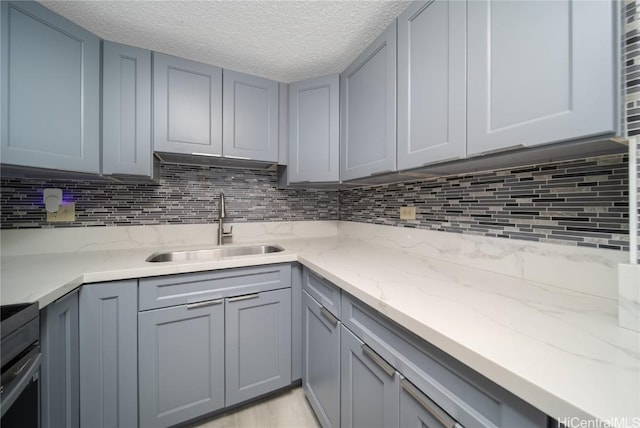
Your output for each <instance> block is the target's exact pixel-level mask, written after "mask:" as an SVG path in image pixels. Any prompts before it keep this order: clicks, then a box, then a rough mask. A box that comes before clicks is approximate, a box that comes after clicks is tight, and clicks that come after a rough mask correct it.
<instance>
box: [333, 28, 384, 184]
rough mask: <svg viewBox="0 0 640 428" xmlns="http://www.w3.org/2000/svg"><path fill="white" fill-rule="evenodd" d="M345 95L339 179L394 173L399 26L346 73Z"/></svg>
mask: <svg viewBox="0 0 640 428" xmlns="http://www.w3.org/2000/svg"><path fill="white" fill-rule="evenodd" d="M340 91H341V96H340V100H341V101H340V102H341V109H340V110H341V115H342V123H341V127H342V128H341V129H342V131H341V132H342V134H341V139H340V178H341V179H342V180H351V179H356V178H362V177H368V176H369V175H373V174H378V173H382V172H388V171H395V170H396V23H395V21H394V22H393V23H392V24H391V25H390V26H389V27H388V28H387V29H386V30H385V31H384V32H383V33H382V34H381V35H380V36H379V37H378V38H377V39H376V40H374V42H373V43H372V44H371V45H369V47H367V48H366V49H365V50H364V52H362V54H360V56H358V58H356V60H355V61H354V62H353V63H352V64H351V65H350V66H349V67H347V69H346V70H345V71H344V72H343V73H342V74H341V82H340Z"/></svg>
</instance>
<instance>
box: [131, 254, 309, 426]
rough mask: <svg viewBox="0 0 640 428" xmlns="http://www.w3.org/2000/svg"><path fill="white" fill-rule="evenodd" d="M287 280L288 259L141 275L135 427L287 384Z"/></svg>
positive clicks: (176, 419) (190, 415) (177, 419)
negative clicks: (137, 418)
mask: <svg viewBox="0 0 640 428" xmlns="http://www.w3.org/2000/svg"><path fill="white" fill-rule="evenodd" d="M291 281H292V275H291V265H290V264H288V263H286V264H284V263H283V264H274V265H265V266H253V267H246V268H237V269H222V270H217V271H211V272H197V273H188V274H182V275H168V276H164V277H158V278H153V277H152V278H143V279H140V285H139V297H140V303H139V311H140V312H139V314H138V331H139V338H140V339H139V342H138V359H139V402H140V426H145V427H146V426H154V427H161V426H171V425H175V424H180V423H183V422H186V421H188V420H191V419H194V418H197V417H200V416H203V415H206V414H209V413H212V412H215V411H217V410H220V409H223V408H224V407H225V406H227V407H228V406H231V405H234V404H238V403H240V402H244V401H247V400H249V399H251V398H254V397H257V396H260V395H263V394H266V393H268V392H271V391H274V390H276V389H279V388H281V387H285V386H287V385H290V384H291V372H292V349H291V343H292V327H291V311H292V307H291V305H292V303H291ZM298 296H299V294H298ZM298 355H299V354H298Z"/></svg>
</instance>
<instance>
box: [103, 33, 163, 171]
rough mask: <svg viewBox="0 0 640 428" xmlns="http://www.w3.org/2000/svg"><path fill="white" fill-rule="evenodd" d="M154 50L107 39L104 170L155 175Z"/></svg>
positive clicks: (104, 93)
mask: <svg viewBox="0 0 640 428" xmlns="http://www.w3.org/2000/svg"><path fill="white" fill-rule="evenodd" d="M152 152H153V150H152V148H151V52H150V51H148V50H146V49H140V48H135V47H132V46H125V45H121V44H118V43H113V42H107V41H105V42H103V48H102V173H103V174H127V175H143V176H149V177H150V176H151V175H152V156H153V153H152Z"/></svg>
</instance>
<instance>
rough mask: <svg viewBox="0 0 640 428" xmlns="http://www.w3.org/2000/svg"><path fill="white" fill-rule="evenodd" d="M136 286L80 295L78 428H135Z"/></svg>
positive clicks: (89, 288)
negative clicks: (79, 426)
mask: <svg viewBox="0 0 640 428" xmlns="http://www.w3.org/2000/svg"><path fill="white" fill-rule="evenodd" d="M137 300H138V282H137V281H136V280H128V281H118V282H107V283H100V284H89V285H84V286H83V287H82V289H81V290H80V425H81V426H83V427H92V428H93V427H95V428H99V427H132V426H137V425H138V397H137V391H138V382H137V380H138V356H137V349H138V335H137V333H138V329H137V310H138V302H137Z"/></svg>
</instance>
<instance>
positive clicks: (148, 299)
mask: <svg viewBox="0 0 640 428" xmlns="http://www.w3.org/2000/svg"><path fill="white" fill-rule="evenodd" d="M289 287H291V265H290V264H288V263H287V264H275V265H266V266H253V267H247V268H235V269H222V270H217V271H208V272H197V273H188V274H179V275H169V276H162V277H156V278H143V279H141V280H140V286H139V288H138V292H139V302H140V306H139V309H140V310H141V311H145V310H149V309H158V308H166V307H168V306H176V305H182V304H187V303H196V302H204V301H207V300H215V299H221V298H225V297H232V296H239V295H242V294H251V293H259V292H262V291H269V290H277V289H280V288H289Z"/></svg>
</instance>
